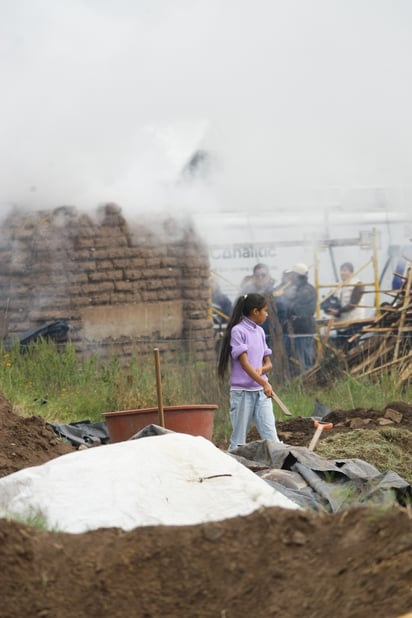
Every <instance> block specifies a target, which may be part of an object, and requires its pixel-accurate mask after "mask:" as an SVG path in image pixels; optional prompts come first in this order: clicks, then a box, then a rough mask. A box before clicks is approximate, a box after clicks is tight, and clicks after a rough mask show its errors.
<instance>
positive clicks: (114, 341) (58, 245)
mask: <svg viewBox="0 0 412 618" xmlns="http://www.w3.org/2000/svg"><path fill="white" fill-rule="evenodd" d="M0 258H1V259H0V292H1V293H0V327H1V335H2V337H3V338H6V339H8V340H10V339H13V338H14V337H16V336H20V335H21V334H22V333H24V332H25V331H27V330H29V329H33V328H36V327H40V326H42V325H44V324H45V323H48V322H51V321H55V320H66V321H67V323H68V325H69V337H70V339H71V341H72V342H73V344H74V345H75V347H76V349H77V350H78V352H79V354H86V353H90V352H96V353H97V354H98V355H99V356H100V357H103V358H105V357H108V356H109V355H111V354H112V353H114V354H115V355H116V356H117V357H118V358H119V360H121V361H123V362H127V359H128V358H130V356H131V354H132V353H133V351H134V350H137V351H138V352H139V354H142V353H149V352H151V351H152V350H153V347H158V348H159V349H160V351H161V352H167V353H168V355H169V356H170V357H171V358H173V357H175V356H176V355H177V354H181V352H182V351H191V352H192V353H193V354H194V355H195V358H196V359H197V360H209V359H212V358H213V356H214V335H213V326H212V322H211V320H210V319H209V294H210V292H209V262H208V255H207V249H206V247H205V246H204V244H203V243H202V242H201V241H200V240H199V238H198V237H197V236H196V234H195V232H194V230H193V228H192V226H191V224H190V223H184V224H180V223H179V224H178V223H177V222H176V221H175V220H172V219H165V220H164V221H160V220H159V218H158V219H157V220H156V221H152V222H151V221H149V219H147V220H146V219H145V220H144V221H143V220H142V218H141V219H140V220H139V223H136V224H134V223H131V222H126V221H125V219H124V218H123V216H122V213H121V209H120V208H119V207H118V206H116V205H113V204H109V205H105V206H104V207H101V208H98V209H97V210H96V212H95V213H94V216H90V215H86V214H82V213H78V212H77V210H76V209H75V208H72V207H61V208H56V209H54V210H53V211H39V212H35V213H26V212H22V211H19V210H15V211H13V212H12V213H11V214H9V215H8V217H7V218H6V219H5V220H4V221H3V222H2V224H1V226H0Z"/></svg>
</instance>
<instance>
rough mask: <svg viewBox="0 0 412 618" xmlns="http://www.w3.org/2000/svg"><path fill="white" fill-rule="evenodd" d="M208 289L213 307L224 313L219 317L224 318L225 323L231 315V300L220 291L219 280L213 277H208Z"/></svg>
mask: <svg viewBox="0 0 412 618" xmlns="http://www.w3.org/2000/svg"><path fill="white" fill-rule="evenodd" d="M210 290H211V296H212V305H213V307H216V309H219V311H221V312H222V313H223V314H224V316H220V317H221V318H222V319H223V320H224V322H225V323H227V322H228V321H229V318H230V316H231V315H232V309H233V305H232V301H231V300H230V298H229V296H227V295H226V294H224V292H222V290H221V289H220V285H219V282H218V280H217V279H216V278H215V277H211V278H210Z"/></svg>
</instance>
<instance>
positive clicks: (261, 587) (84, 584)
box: [0, 399, 412, 618]
mask: <svg viewBox="0 0 412 618" xmlns="http://www.w3.org/2000/svg"><path fill="white" fill-rule="evenodd" d="M398 403H399V404H402V402H398ZM395 404H396V402H393V403H391V404H388V406H387V408H386V409H385V410H383V411H375V412H376V414H375V412H374V411H360V410H354V411H349V412H345V411H334V412H333V413H332V414H333V419H334V421H333V422H334V429H333V430H331V431H350V430H353V428H351V427H350V424H351V421H353V419H354V418H361V419H362V418H363V419H364V420H365V419H366V418H368V419H370V421H369V422H367V423H365V427H368V428H370V427H371V426H376V427H377V428H378V427H379V426H380V422H381V421H380V420H379V419H381V418H386V420H391V423H392V425H393V426H397V427H398V426H399V427H401V426H404V427H409V428H410V425H411V416H412V415H411V407H410V406H408V405H406V404H402V405H398V406H397V405H395ZM402 406H404V407H402ZM387 409H390V410H392V411H394V412H398V413H400V414H402V418H400V417H399V416H397V415H396V414H395V413H393V412H391V413H390V416H392V418H391V419H388V417H387V416H386V417H385V413H386V410H387ZM366 414H367V415H366ZM394 419H395V420H394ZM328 420H329V419H328ZM357 422H358V421H357ZM278 430H279V433H280V435H282V434H283V435H286V434H288V435H289V434H290V435H291V436H293V437H294V439H295V441H296V445H302V444H303V445H305V446H307V444H308V443H309V441H310V438H311V437H312V435H313V431H314V428H313V421H312V420H310V419H291V420H288V421H284V422H283V423H278ZM290 440H291V443H292V437H290ZM299 440H300V442H299ZM97 448H98V447H97ZM71 450H73V449H72V447H70V446H68V445H66V444H63V443H62V442H61V441H60V440H58V439H57V438H56V437H55V436H54V434H53V432H52V431H51V430H50V429H49V428H48V427H47V425H46V424H45V422H44V420H43V419H42V418H40V417H33V418H29V419H24V418H21V417H19V416H17V415H15V414H14V413H13V412H12V409H11V406H10V404H9V403H8V402H6V401H5V400H4V399H0V474H1V475H2V476H4V475H5V474H9V473H10V472H13V471H15V470H17V469H20V468H24V467H27V466H30V465H37V464H39V463H43V462H45V461H47V460H49V459H52V458H54V457H57V456H59V455H61V454H63V453H66V452H70V451H71ZM0 544H1V553H0V569H1V573H2V577H1V578H0V593H1V597H2V604H1V610H0V615H1V616H4V617H8V618H14V617H16V618H17V617H20V616H42V617H44V618H47V617H50V618H52V617H54V616H59V618H69V617H72V616H87V617H91V618H92V617H96V618H97V617H99V618H101V617H103V616H105V617H106V616H107V617H110V618H118V617H119V618H120V617H123V616H127V615H135V616H146V617H149V616H150V617H157V616H159V617H160V616H167V617H168V618H174V617H179V618H181V617H182V616H199V617H209V616H210V617H212V616H213V617H215V616H218V617H220V618H238V617H239V618H241V617H243V616H247V615H251V616H254V617H256V618H263V617H264V618H267V617H268V616H282V617H286V618H288V617H299V618H300V617H302V616H305V617H309V618H310V617H314V618H315V617H316V618H323V617H325V618H326V617H328V618H329V617H330V616H331V615H334V616H337V617H338V618H339V617H348V618H349V617H350V618H363V617H365V618H366V617H369V616H371V615H373V616H374V617H375V618H384V617H385V618H392V617H393V618H395V617H398V616H400V615H401V614H403V613H405V612H407V611H409V610H411V609H412V588H411V581H412V518H411V513H410V509H409V510H408V509H401V508H393V509H390V510H389V511H377V510H376V509H375V510H371V509H368V508H354V509H350V510H348V511H345V512H343V513H340V514H338V515H326V514H320V513H314V512H306V511H305V512H303V511H299V512H296V511H287V510H284V509H277V508H272V509H262V510H260V511H258V512H255V513H253V514H251V515H249V516H248V517H237V518H233V519H229V520H225V521H222V522H217V523H210V524H202V525H198V526H172V527H168V526H157V527H146V528H137V529H135V530H132V531H130V532H124V531H122V530H119V529H100V530H96V531H91V532H88V533H85V534H77V535H71V534H65V533H52V532H45V531H41V530H36V529H33V528H31V527H28V526H26V525H24V524H20V523H16V522H12V521H7V520H0Z"/></svg>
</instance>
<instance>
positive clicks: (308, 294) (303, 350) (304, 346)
mask: <svg viewBox="0 0 412 618" xmlns="http://www.w3.org/2000/svg"><path fill="white" fill-rule="evenodd" d="M287 272H288V274H289V276H290V281H291V286H290V289H289V290H288V293H287V294H286V303H287V313H288V320H289V324H290V327H291V330H292V336H293V338H292V344H293V345H292V349H293V348H294V351H295V356H296V360H297V361H298V363H299V367H300V370H301V371H306V370H307V369H310V367H312V366H313V364H314V362H315V340H314V334H315V333H316V320H315V311H316V303H317V297H316V290H315V288H314V287H313V285H311V284H310V283H309V281H308V273H309V269H308V267H307V266H306V264H302V263H299V264H295V265H294V266H292V268H290V269H289V271H287Z"/></svg>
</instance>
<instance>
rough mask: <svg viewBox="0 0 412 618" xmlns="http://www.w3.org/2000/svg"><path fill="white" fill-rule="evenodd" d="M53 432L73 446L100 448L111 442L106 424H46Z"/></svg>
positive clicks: (86, 422)
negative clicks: (101, 445)
mask: <svg viewBox="0 0 412 618" xmlns="http://www.w3.org/2000/svg"><path fill="white" fill-rule="evenodd" d="M46 425H49V427H51V428H52V429H53V431H54V432H55V433H56V434H57V435H58V436H59V438H62V439H63V440H65V441H66V442H69V443H70V444H71V445H72V446H75V447H77V448H78V447H79V446H87V447H90V446H98V445H99V444H107V443H108V442H109V441H110V437H109V432H108V429H107V426H106V423H105V422H104V421H102V422H101V423H91V422H90V421H89V420H85V421H78V422H75V423H67V424H66V423H60V424H57V425H55V424H53V423H46Z"/></svg>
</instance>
